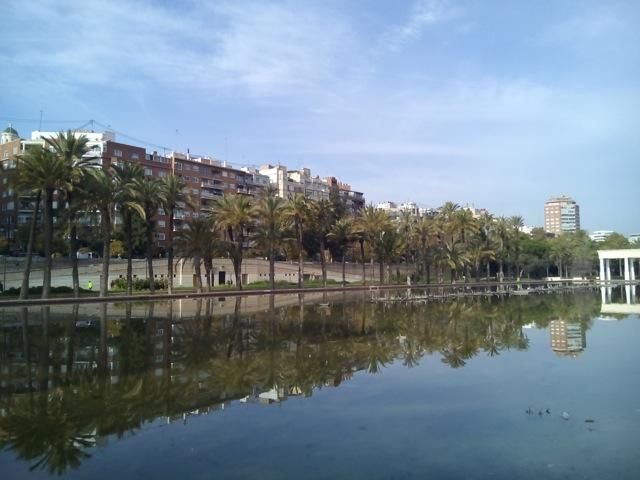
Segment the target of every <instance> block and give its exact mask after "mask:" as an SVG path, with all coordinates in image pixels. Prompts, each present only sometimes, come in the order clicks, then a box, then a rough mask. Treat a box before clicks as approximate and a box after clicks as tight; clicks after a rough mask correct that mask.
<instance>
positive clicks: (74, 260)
mask: <svg viewBox="0 0 640 480" xmlns="http://www.w3.org/2000/svg"><path fill="white" fill-rule="evenodd" d="M69 210H70V212H69V259H70V260H71V282H72V284H73V296H74V297H76V298H78V297H79V296H80V277H79V275H78V226H77V225H76V216H75V213H74V212H73V207H72V206H71V205H69Z"/></svg>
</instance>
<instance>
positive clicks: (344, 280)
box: [342, 252, 347, 287]
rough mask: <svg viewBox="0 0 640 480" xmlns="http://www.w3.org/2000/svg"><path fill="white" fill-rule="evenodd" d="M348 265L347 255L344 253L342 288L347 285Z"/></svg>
mask: <svg viewBox="0 0 640 480" xmlns="http://www.w3.org/2000/svg"><path fill="white" fill-rule="evenodd" d="M346 267H347V265H346V262H345V254H344V252H342V286H343V287H344V286H345V285H346V284H347V277H346V272H345V269H346Z"/></svg>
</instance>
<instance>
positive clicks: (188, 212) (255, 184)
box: [0, 126, 365, 250]
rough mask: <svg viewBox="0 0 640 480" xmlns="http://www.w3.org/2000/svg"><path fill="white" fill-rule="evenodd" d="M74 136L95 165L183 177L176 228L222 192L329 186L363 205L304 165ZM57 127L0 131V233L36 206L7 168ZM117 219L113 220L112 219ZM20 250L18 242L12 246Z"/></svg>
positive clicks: (310, 194)
mask: <svg viewBox="0 0 640 480" xmlns="http://www.w3.org/2000/svg"><path fill="white" fill-rule="evenodd" d="M74 134H75V135H76V136H81V135H84V136H85V137H86V138H87V139H88V142H87V146H88V148H89V152H88V153H87V154H86V157H87V158H90V159H92V160H93V162H94V163H95V164H96V165H97V166H102V167H103V168H108V167H109V166H110V165H118V164H122V163H125V162H133V163H138V164H140V165H141V166H142V168H143V170H144V174H145V176H148V177H154V178H163V177H166V176H170V175H176V176H179V177H182V178H183V179H184V180H185V183H186V190H187V193H188V194H189V196H190V197H191V199H192V202H191V203H192V205H193V206H194V208H192V206H190V205H188V204H180V205H178V209H177V210H176V211H175V223H174V230H176V231H177V230H179V229H181V228H182V227H183V225H184V223H185V222H186V221H188V220H189V219H190V218H193V217H197V216H199V215H200V214H203V213H208V212H210V211H212V210H213V208H214V206H215V201H216V199H219V198H221V197H223V196H225V195H249V196H255V195H256V194H258V193H259V192H260V191H261V190H263V189H265V188H267V187H269V186H271V187H274V188H275V189H276V191H277V194H278V195H279V196H280V197H282V198H291V197H293V196H294V195H296V194H302V195H304V196H306V197H307V198H310V199H312V200H322V199H328V198H329V197H330V193H331V192H332V191H335V192H337V194H338V195H339V196H340V198H342V199H343V200H344V202H345V205H346V206H347V208H348V209H350V210H352V211H354V212H355V211H357V210H359V209H360V208H362V207H364V203H365V201H364V195H363V194H362V192H355V191H353V190H351V186H350V185H349V184H346V183H342V182H340V181H338V180H337V179H336V178H335V177H328V178H327V179H324V180H323V179H321V178H320V177H318V176H313V175H312V174H311V171H310V170H309V169H308V168H303V169H300V170H287V167H285V166H282V165H278V166H272V165H266V166H263V167H260V168H249V167H241V168H237V167H234V166H232V165H230V164H228V163H227V162H225V161H223V160H219V159H216V158H213V157H208V156H203V155H193V154H191V153H190V151H187V153H182V152H176V151H171V152H168V153H167V152H166V151H165V152H162V153H159V152H158V151H152V152H147V151H146V150H145V149H144V148H142V147H139V146H136V145H130V144H126V143H122V142H118V141H116V135H115V133H114V132H110V131H106V132H93V131H81V130H77V131H74ZM57 135H58V132H41V131H35V132H32V134H31V138H30V139H22V138H20V135H19V134H18V132H17V131H16V130H15V129H14V128H12V127H11V126H9V127H7V128H6V129H5V130H4V131H3V132H1V134H0V161H2V163H3V166H4V167H5V171H4V173H2V172H0V187H1V188H0V192H1V195H0V235H2V236H4V237H6V238H8V239H14V238H15V236H16V231H17V229H18V227H19V226H20V225H22V224H26V223H28V222H29V221H30V219H31V218H32V216H33V211H34V207H35V202H34V199H33V197H32V196H31V195H25V194H23V193H22V194H18V193H16V192H14V191H13V190H12V189H11V187H10V184H9V181H8V177H9V175H10V171H11V170H12V169H13V168H15V166H16V161H17V159H18V157H19V156H20V155H22V154H24V153H25V152H26V151H28V149H29V148H33V147H34V146H40V147H43V146H44V145H45V139H47V138H54V137H56V136H57ZM155 220H156V232H155V238H156V241H157V244H158V247H160V249H161V250H162V249H163V247H165V241H166V238H167V234H168V232H167V228H168V219H167V217H166V215H165V212H164V211H163V210H162V209H159V210H158V213H157V215H156V218H155ZM119 221H121V220H119V219H118V218H116V219H115V223H116V224H118V222H119ZM15 249H17V250H19V249H21V246H15Z"/></svg>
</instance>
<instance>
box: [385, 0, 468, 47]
mask: <svg viewBox="0 0 640 480" xmlns="http://www.w3.org/2000/svg"><path fill="white" fill-rule="evenodd" d="M460 14H461V10H460V8H458V7H453V6H451V5H450V3H449V2H448V1H447V0H417V1H416V2H415V3H414V4H413V7H412V9H411V12H410V13H409V18H408V19H407V21H406V22H405V23H403V24H402V25H396V26H394V27H392V28H390V29H389V30H388V31H387V32H386V33H385V34H384V35H383V37H382V44H383V48H384V49H387V50H389V51H397V50H399V49H400V48H402V46H404V45H405V44H406V43H407V42H410V41H412V40H415V39H417V38H419V37H420V36H421V35H422V34H423V32H424V30H425V29H427V28H429V27H431V26H433V25H436V24H439V23H442V22H446V21H448V20H451V19H453V18H455V17H457V16H459V15H460Z"/></svg>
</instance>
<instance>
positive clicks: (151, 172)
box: [144, 167, 153, 177]
mask: <svg viewBox="0 0 640 480" xmlns="http://www.w3.org/2000/svg"><path fill="white" fill-rule="evenodd" d="M144 174H145V176H147V177H151V176H152V175H153V170H151V169H150V168H148V167H146V168H145V169H144Z"/></svg>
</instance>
